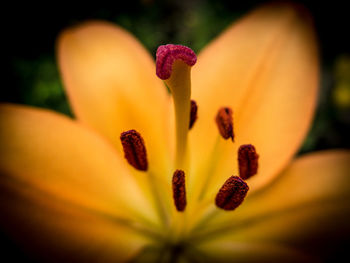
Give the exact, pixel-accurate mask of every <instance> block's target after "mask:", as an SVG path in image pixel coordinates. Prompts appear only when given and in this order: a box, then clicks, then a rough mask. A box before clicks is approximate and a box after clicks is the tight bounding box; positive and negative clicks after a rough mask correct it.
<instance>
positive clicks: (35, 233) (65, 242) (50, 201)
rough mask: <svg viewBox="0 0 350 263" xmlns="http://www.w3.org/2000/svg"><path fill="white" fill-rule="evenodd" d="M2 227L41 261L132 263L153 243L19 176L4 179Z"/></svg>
mask: <svg viewBox="0 0 350 263" xmlns="http://www.w3.org/2000/svg"><path fill="white" fill-rule="evenodd" d="M0 210H1V217H0V226H1V228H2V231H4V232H5V233H6V234H7V235H9V236H11V239H13V240H14V241H15V242H16V245H17V246H19V247H20V248H21V249H23V251H25V254H26V255H28V257H29V258H31V259H34V260H35V261H36V260H38V261H40V262H126V261H127V260H128V259H130V258H132V257H133V256H134V255H135V254H137V253H139V251H140V250H141V249H142V248H143V247H144V246H146V245H148V244H149V243H151V241H150V239H148V238H147V237H146V236H145V235H143V234H142V233H141V232H137V231H135V229H133V228H131V227H129V226H128V224H127V222H123V221H118V220H116V219H115V218H113V217H111V216H106V215H103V214H99V213H96V211H91V210H89V209H86V208H83V207H81V206H76V205H74V204H72V203H69V202H65V201H64V200H62V199H60V198H55V197H53V196H51V195H48V194H47V193H45V192H40V191H38V190H35V191H33V188H32V187H31V186H29V187H28V185H26V184H25V183H19V182H18V181H16V180H13V178H11V179H10V178H6V179H5V178H3V177H1V180H0Z"/></svg>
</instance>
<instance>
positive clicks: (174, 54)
mask: <svg viewBox="0 0 350 263" xmlns="http://www.w3.org/2000/svg"><path fill="white" fill-rule="evenodd" d="M178 59H180V60H182V61H183V62H185V63H186V64H187V65H189V66H193V65H194V64H196V62H197V56H196V54H195V53H194V52H193V50H192V49H190V48H188V47H185V46H182V45H173V44H168V45H163V46H159V47H158V49H157V55H156V74H157V76H158V77H159V78H160V79H162V80H166V79H168V78H170V76H171V72H172V68H173V63H174V62H175V60H178Z"/></svg>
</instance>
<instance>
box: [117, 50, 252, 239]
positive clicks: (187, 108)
mask: <svg viewBox="0 0 350 263" xmlns="http://www.w3.org/2000/svg"><path fill="white" fill-rule="evenodd" d="M196 61H197V57H196V55H195V53H194V52H193V51H192V50H191V49H190V48H188V47H185V46H181V45H172V44H169V45H164V46H160V47H159V48H158V50H157V55H156V74H157V76H158V77H159V78H160V79H162V80H164V82H165V84H166V85H167V86H168V87H169V89H170V91H171V95H172V97H173V101H174V108H175V124H176V125H175V127H176V153H175V161H174V163H175V164H174V167H175V172H174V174H173V177H172V182H171V185H172V191H173V195H172V196H173V202H174V207H175V208H176V211H175V213H172V212H169V211H171V209H169V207H166V206H167V204H166V203H165V201H164V200H163V199H164V198H163V197H162V191H159V185H158V183H157V182H156V181H155V180H154V179H156V178H150V179H149V182H150V187H151V189H152V193H153V194H154V196H155V203H156V204H157V208H158V212H159V216H160V218H161V219H162V220H163V222H164V225H165V226H166V228H167V229H171V230H170V232H171V235H172V239H171V242H172V244H178V243H179V242H183V238H182V237H181V236H182V235H185V234H184V233H186V230H185V229H186V220H185V218H186V216H187V217H188V215H186V213H184V212H185V210H186V205H187V203H188V202H190V203H191V202H192V204H193V203H196V202H197V203H200V202H201V199H202V197H203V193H205V191H206V189H207V187H208V185H209V184H210V182H209V177H210V176H211V174H209V175H208V176H204V177H203V184H202V186H201V191H200V192H199V195H198V196H196V198H191V200H187V198H186V184H185V176H188V174H189V172H188V171H190V169H189V167H188V166H189V164H188V162H187V160H188V158H187V140H188V132H189V130H190V129H192V128H193V127H194V124H195V122H196V120H197V112H198V106H197V103H196V102H195V101H194V100H191V78H190V74H191V67H192V66H193V65H194V64H195V63H196ZM215 122H216V125H217V127H218V134H219V135H220V136H222V137H223V138H224V139H225V140H227V139H229V138H231V141H230V140H228V141H227V142H226V141H225V143H232V142H233V141H234V126H233V110H232V109H231V108H230V107H222V108H220V109H218V112H217V115H216V118H215ZM213 125H214V121H213ZM120 139H121V143H122V146H123V150H124V156H125V158H126V160H127V161H128V163H129V164H130V165H131V166H133V167H134V168H135V169H137V170H140V171H147V170H148V160H147V153H146V147H145V143H144V140H143V138H142V136H141V134H140V133H138V132H137V131H135V130H129V131H125V132H123V133H122V134H121V136H120ZM258 157H259V156H258V154H257V153H256V150H255V147H254V146H253V145H251V144H245V145H241V146H240V148H239V150H238V164H239V176H231V177H229V178H228V179H227V180H226V182H224V183H223V185H222V187H221V188H220V189H218V190H217V191H218V192H217V195H216V198H215V200H213V203H215V205H216V207H217V208H220V209H222V210H226V211H229V210H234V209H236V208H237V207H238V206H239V205H240V204H241V203H242V202H243V201H244V198H245V197H246V195H247V192H248V190H249V187H248V185H247V183H246V182H245V180H247V179H249V178H250V177H252V176H253V175H255V174H256V173H257V170H258ZM213 165H215V162H214V163H213ZM210 171H211V170H210V169H209V173H210ZM147 176H148V177H150V176H151V174H150V173H148V174H147ZM162 190H163V193H164V189H162ZM193 207H194V209H195V208H196V205H194V206H192V207H191V209H192V208H193ZM220 209H215V211H214V213H218V211H220ZM222 210H221V211H222ZM179 212H180V213H179ZM169 213H170V215H169ZM195 213H196V212H195ZM170 217H172V218H170ZM169 218H170V219H169Z"/></svg>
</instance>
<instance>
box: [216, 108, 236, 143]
mask: <svg viewBox="0 0 350 263" xmlns="http://www.w3.org/2000/svg"><path fill="white" fill-rule="evenodd" d="M232 115H233V111H232V109H231V108H229V107H223V108H220V109H219V111H218V114H217V115H216V119H215V121H216V124H217V126H218V129H219V132H220V134H221V136H222V137H223V138H224V139H225V140H227V139H228V138H231V139H232V141H233V136H234V135H233V117H232Z"/></svg>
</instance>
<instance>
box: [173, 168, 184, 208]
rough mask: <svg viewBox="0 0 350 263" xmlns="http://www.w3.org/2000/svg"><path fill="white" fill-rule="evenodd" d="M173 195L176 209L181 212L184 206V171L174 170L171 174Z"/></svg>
mask: <svg viewBox="0 0 350 263" xmlns="http://www.w3.org/2000/svg"><path fill="white" fill-rule="evenodd" d="M173 197H174V203H175V206H176V209H177V211H179V212H182V211H184V210H185V208H186V204H187V202H186V187H185V172H184V171H182V170H176V171H175V172H174V175H173Z"/></svg>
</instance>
